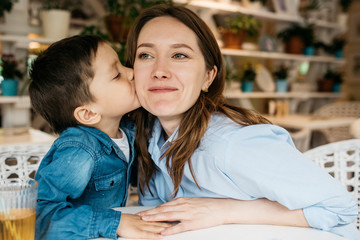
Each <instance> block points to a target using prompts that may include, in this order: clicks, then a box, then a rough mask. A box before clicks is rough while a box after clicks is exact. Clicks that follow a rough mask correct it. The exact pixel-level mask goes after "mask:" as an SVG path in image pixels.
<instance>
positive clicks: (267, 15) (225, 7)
mask: <svg viewBox="0 0 360 240" xmlns="http://www.w3.org/2000/svg"><path fill="white" fill-rule="evenodd" d="M174 2H175V3H180V4H187V5H188V6H192V7H197V8H206V9H216V10H220V11H224V12H232V13H242V14H246V15H252V16H254V17H257V18H263V19H268V20H275V21H283V22H292V23H303V22H304V19H303V18H302V17H301V16H299V15H290V14H284V13H277V12H270V11H267V10H254V9H249V8H245V7H242V6H241V5H240V4H230V3H222V2H215V1H188V0H175V1H174ZM311 23H314V25H316V26H319V27H324V28H332V29H339V30H340V29H342V28H343V27H342V26H340V25H339V24H337V23H331V22H326V21H323V20H313V21H311Z"/></svg>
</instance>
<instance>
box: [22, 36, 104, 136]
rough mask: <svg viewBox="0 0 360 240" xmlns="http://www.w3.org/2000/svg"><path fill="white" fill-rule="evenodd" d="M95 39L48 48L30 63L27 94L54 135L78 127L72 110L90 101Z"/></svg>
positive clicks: (78, 39)
mask: <svg viewBox="0 0 360 240" xmlns="http://www.w3.org/2000/svg"><path fill="white" fill-rule="evenodd" d="M104 42H105V41H104V40H103V39H102V38H100V37H98V36H90V35H81V36H80V35H79V36H73V37H69V38H65V39H62V40H60V41H58V42H56V43H54V44H52V45H51V46H50V47H49V48H48V49H46V50H45V51H44V52H42V53H41V54H40V55H39V56H38V57H37V59H36V60H35V61H34V62H33V64H32V67H31V70H30V78H31V80H32V81H31V83H30V86H29V94H30V99H31V103H32V106H33V108H34V109H35V111H36V112H38V113H39V114H40V115H41V116H42V117H43V118H45V120H46V121H47V122H48V123H49V124H50V125H51V127H52V128H53V130H54V132H55V133H61V132H62V131H63V130H65V129H66V128H68V127H72V126H76V125H78V122H77V121H76V119H75V117H74V110H75V109H76V108H77V107H79V106H81V105H83V104H86V103H88V102H89V101H92V100H93V96H92V95H91V93H90V90H89V83H90V81H91V80H92V79H93V77H94V71H93V69H92V61H93V59H94V57H95V55H96V51H97V48H98V45H99V44H100V43H104Z"/></svg>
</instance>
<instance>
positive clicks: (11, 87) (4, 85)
mask: <svg viewBox="0 0 360 240" xmlns="http://www.w3.org/2000/svg"><path fill="white" fill-rule="evenodd" d="M18 85H19V82H18V81H17V80H15V79H4V80H3V81H1V95H3V96H16V95H17V93H18Z"/></svg>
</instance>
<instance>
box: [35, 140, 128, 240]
mask: <svg viewBox="0 0 360 240" xmlns="http://www.w3.org/2000/svg"><path fill="white" fill-rule="evenodd" d="M49 157H51V158H52V159H51V161H50V162H49V163H48V164H47V165H46V166H41V167H40V168H39V171H38V172H37V175H36V179H37V181H38V182H39V189H38V203H37V219H36V239H88V238H97V237H100V236H102V237H106V238H111V239H117V235H116V230H117V228H118V225H119V223H120V218H121V212H117V211H115V210H112V209H105V210H95V209H93V208H92V207H91V206H89V205H78V206H74V204H72V203H71V202H70V201H69V199H76V198H79V197H80V196H81V195H82V193H83V192H84V190H85V188H86V186H87V185H88V183H89V181H90V178H91V176H92V173H93V170H94V160H93V159H92V156H91V155H90V154H89V153H88V152H87V151H85V150H83V149H81V148H80V147H74V146H66V147H61V148H59V149H57V150H56V151H55V152H54V153H53V154H52V156H49Z"/></svg>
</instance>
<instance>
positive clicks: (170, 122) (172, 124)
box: [158, 117, 181, 139]
mask: <svg viewBox="0 0 360 240" xmlns="http://www.w3.org/2000/svg"><path fill="white" fill-rule="evenodd" d="M158 118H159V121H160V123H161V126H162V128H163V130H164V132H165V133H166V139H168V138H169V137H170V136H171V135H172V134H173V133H174V131H175V130H176V128H177V127H178V126H179V125H180V121H181V119H179V118H164V117H158Z"/></svg>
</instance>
